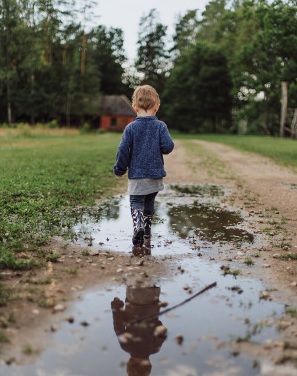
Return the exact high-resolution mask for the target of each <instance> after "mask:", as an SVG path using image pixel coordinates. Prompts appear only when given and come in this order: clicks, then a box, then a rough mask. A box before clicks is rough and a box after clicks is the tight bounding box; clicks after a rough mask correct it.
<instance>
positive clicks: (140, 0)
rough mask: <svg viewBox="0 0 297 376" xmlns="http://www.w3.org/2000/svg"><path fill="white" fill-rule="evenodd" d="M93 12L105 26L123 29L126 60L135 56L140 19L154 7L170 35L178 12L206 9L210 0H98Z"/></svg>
mask: <svg viewBox="0 0 297 376" xmlns="http://www.w3.org/2000/svg"><path fill="white" fill-rule="evenodd" d="M97 1H98V6H96V14H98V15H99V17H100V18H99V23H100V24H101V25H105V26H107V27H118V28H121V29H122V30H123V31H124V38H125V45H124V47H125V50H126V52H127V55H128V58H129V59H131V60H132V59H134V58H135V56H136V48H137V47H136V42H137V38H138V27H139V21H140V18H141V17H142V16H143V15H144V14H148V12H149V11H150V10H151V9H153V8H156V9H157V11H158V13H159V15H160V21H161V23H162V24H163V25H167V26H168V33H169V35H172V33H173V30H174V28H173V25H174V24H175V21H176V19H177V15H178V14H182V15H183V14H184V13H185V12H186V11H187V10H189V9H198V10H199V11H200V12H201V11H203V10H204V9H205V5H206V4H207V3H208V2H209V0H97Z"/></svg>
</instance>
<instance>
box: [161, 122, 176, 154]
mask: <svg viewBox="0 0 297 376" xmlns="http://www.w3.org/2000/svg"><path fill="white" fill-rule="evenodd" d="M161 124H162V126H161V131H160V147H161V152H162V154H169V153H171V152H172V150H173V149H174V142H173V140H172V138H171V136H170V134H169V131H168V128H167V125H166V124H165V123H163V122H162V123H161Z"/></svg>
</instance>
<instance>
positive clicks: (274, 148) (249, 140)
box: [173, 133, 297, 167]
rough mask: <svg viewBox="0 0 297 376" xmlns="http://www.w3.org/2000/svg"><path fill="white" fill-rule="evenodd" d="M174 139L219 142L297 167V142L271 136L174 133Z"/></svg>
mask: <svg viewBox="0 0 297 376" xmlns="http://www.w3.org/2000/svg"><path fill="white" fill-rule="evenodd" d="M173 135H174V138H183V139H184V138H195V139H200V140H205V141H210V142H218V143H222V144H226V145H229V146H232V147H234V148H236V149H239V150H243V151H247V152H252V153H257V154H261V155H263V156H265V157H269V158H271V159H272V160H274V161H275V162H276V163H279V164H283V165H285V166H293V167H297V140H293V139H288V138H279V137H269V136H238V135H184V134H177V133H174V134H173Z"/></svg>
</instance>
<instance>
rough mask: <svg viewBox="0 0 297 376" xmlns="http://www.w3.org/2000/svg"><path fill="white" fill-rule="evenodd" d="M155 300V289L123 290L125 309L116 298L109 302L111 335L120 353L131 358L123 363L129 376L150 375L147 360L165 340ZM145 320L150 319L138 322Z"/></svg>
mask: <svg viewBox="0 0 297 376" xmlns="http://www.w3.org/2000/svg"><path fill="white" fill-rule="evenodd" d="M159 297H160V288H159V287H154V286H151V287H135V286H127V289H126V301H125V307H124V302H123V301H121V300H120V299H119V298H114V300H113V301H112V302H111V308H112V313H113V325H114V330H115V333H116V335H117V336H118V339H119V343H120V345H121V347H122V349H123V350H124V351H126V352H128V353H129V354H130V355H131V357H130V359H129V361H128V363H127V374H128V375H129V376H140V375H141V376H148V375H150V373H151V369H152V365H151V362H150V360H149V357H150V355H151V354H156V353H157V352H159V350H160V348H161V346H162V344H163V342H164V341H165V339H166V332H167V330H166V328H165V327H163V326H162V323H161V321H160V320H159V318H158V315H159V312H160V300H159ZM148 316H150V317H151V316H153V317H154V318H152V319H150V320H148V321H141V319H142V318H144V317H148ZM137 320H140V321H137ZM156 328H157V329H156Z"/></svg>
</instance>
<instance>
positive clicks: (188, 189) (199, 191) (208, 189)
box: [170, 184, 225, 197]
mask: <svg viewBox="0 0 297 376" xmlns="http://www.w3.org/2000/svg"><path fill="white" fill-rule="evenodd" d="M170 188H172V189H174V190H175V191H177V192H180V193H183V194H187V195H188V194H189V195H191V196H211V197H217V196H224V194H225V192H224V189H223V188H222V187H219V186H218V185H214V184H200V185H188V184H186V185H171V186H170Z"/></svg>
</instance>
